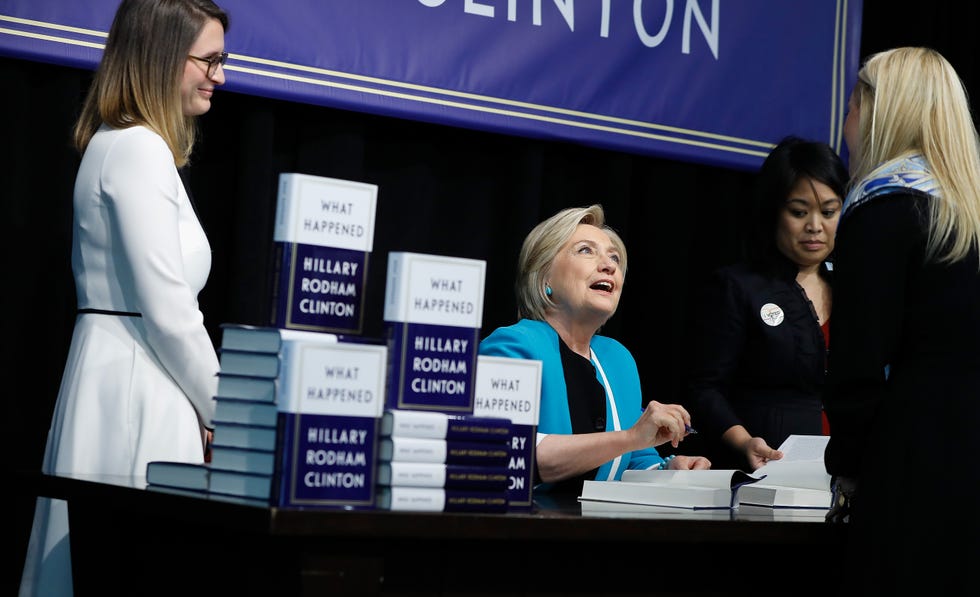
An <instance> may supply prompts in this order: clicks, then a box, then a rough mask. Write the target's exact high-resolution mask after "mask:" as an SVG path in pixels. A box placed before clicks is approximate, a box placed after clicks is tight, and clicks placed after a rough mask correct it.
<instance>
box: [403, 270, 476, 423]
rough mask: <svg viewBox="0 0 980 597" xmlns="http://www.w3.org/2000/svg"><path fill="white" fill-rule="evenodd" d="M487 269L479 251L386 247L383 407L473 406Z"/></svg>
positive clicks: (455, 409) (458, 409)
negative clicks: (453, 253)
mask: <svg viewBox="0 0 980 597" xmlns="http://www.w3.org/2000/svg"><path fill="white" fill-rule="evenodd" d="M485 272H486V262H485V261H482V260H477V259H465V258H461V257H444V256H438V255H426V254H421V253H407V252H400V251H393V252H391V253H389V254H388V272H387V276H386V280H387V282H386V286H385V309H384V320H385V329H386V333H387V338H388V346H389V360H390V371H389V374H388V377H389V379H388V381H389V383H388V388H389V390H388V397H387V402H386V406H387V407H388V408H392V409H405V410H428V411H438V412H448V413H459V414H471V413H472V412H473V396H474V390H473V379H474V375H475V372H476V355H477V348H478V347H477V345H478V344H479V341H480V325H481V323H482V321H483V293H484V277H485Z"/></svg>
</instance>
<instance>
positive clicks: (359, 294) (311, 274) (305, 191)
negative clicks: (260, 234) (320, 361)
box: [270, 172, 378, 334]
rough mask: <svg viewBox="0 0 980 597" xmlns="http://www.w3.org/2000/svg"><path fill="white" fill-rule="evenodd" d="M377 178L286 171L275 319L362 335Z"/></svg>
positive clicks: (279, 213) (279, 214) (276, 236)
mask: <svg viewBox="0 0 980 597" xmlns="http://www.w3.org/2000/svg"><path fill="white" fill-rule="evenodd" d="M377 194H378V187H377V185H373V184H367V183H362V182H355V181H350V180H342V179H336V178H327V177H323V176H313V175H309V174H299V173H288V172H284V173H281V174H280V175H279V194H278V197H277V202H276V223H275V230H274V233H273V241H274V242H273V248H274V251H275V253H276V254H275V258H274V261H273V283H272V314H271V318H270V321H271V323H272V325H273V326H275V327H280V328H288V329H300V330H310V331H321V332H341V333H348V334H360V333H361V330H362V328H363V323H364V289H365V286H366V281H367V270H368V258H369V256H370V253H371V251H372V249H373V245H374V222H375V209H376V205H377Z"/></svg>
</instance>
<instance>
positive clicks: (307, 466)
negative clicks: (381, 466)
mask: <svg viewBox="0 0 980 597" xmlns="http://www.w3.org/2000/svg"><path fill="white" fill-rule="evenodd" d="M282 356H283V362H284V363H285V364H286V366H285V367H284V375H285V377H284V379H282V380H281V388H282V392H281V394H280V403H279V409H280V411H281V412H280V415H279V417H280V424H281V432H280V434H281V435H280V454H279V469H278V473H277V474H278V477H277V481H276V486H275V488H274V490H273V491H274V499H275V501H276V503H277V504H278V505H280V506H287V507H289V506H295V507H343V508H347V509H357V508H372V507H374V501H375V493H374V492H375V474H376V469H377V443H378V424H379V420H380V418H381V413H382V411H383V409H384V387H385V372H386V364H387V347H386V346H385V345H383V344H369V343H348V342H339V343H335V344H313V343H305V342H295V343H293V342H290V343H287V344H285V345H284V347H283V350H282Z"/></svg>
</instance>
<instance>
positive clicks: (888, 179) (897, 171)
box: [841, 154, 940, 219]
mask: <svg viewBox="0 0 980 597" xmlns="http://www.w3.org/2000/svg"><path fill="white" fill-rule="evenodd" d="M899 189H900V190H907V189H911V190H915V191H920V192H922V193H927V194H929V195H932V196H934V197H939V196H940V192H939V184H938V183H937V182H936V179H935V178H934V177H933V176H932V171H931V170H930V169H929V164H927V163H926V160H925V158H923V157H922V156H921V155H919V154H914V155H911V156H906V157H902V158H897V159H894V160H890V161H887V162H885V163H884V164H882V165H880V166H878V167H877V168H875V169H874V170H872V171H871V173H870V174H868V175H867V176H866V177H865V178H864V179H863V180H862V181H861V182H859V183H858V184H856V185H854V187H853V188H852V189H851V191H850V192H849V193H848V194H847V197H846V198H845V199H844V207H843V208H842V210H841V219H843V218H844V216H845V215H846V214H847V212H848V211H850V210H851V209H854V208H855V207H857V206H858V205H861V204H862V203H864V202H865V201H867V200H868V199H872V198H874V197H877V196H879V195H883V194H885V193H888V192H892V191H895V190H899Z"/></svg>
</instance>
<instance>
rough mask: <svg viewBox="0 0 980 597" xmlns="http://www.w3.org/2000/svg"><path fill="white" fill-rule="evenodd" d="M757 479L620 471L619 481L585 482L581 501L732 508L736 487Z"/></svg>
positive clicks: (725, 472) (730, 473) (739, 474)
mask: <svg viewBox="0 0 980 597" xmlns="http://www.w3.org/2000/svg"><path fill="white" fill-rule="evenodd" d="M757 481H758V479H757V478H755V477H753V476H751V475H749V474H748V473H746V472H743V471H739V470H730V469H719V470H696V471H689V470H677V471H674V470H666V471H662V470H659V469H644V470H635V469H631V470H627V471H623V476H622V481H585V482H584V484H583V487H582V495H581V496H580V499H583V500H585V499H591V500H600V501H608V502H623V503H627V504H646V505H649V506H669V507H675V508H694V509H698V508H734V507H735V506H736V505H737V495H738V491H739V488H740V487H742V486H743V485H746V484H748V483H755V482H757Z"/></svg>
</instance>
